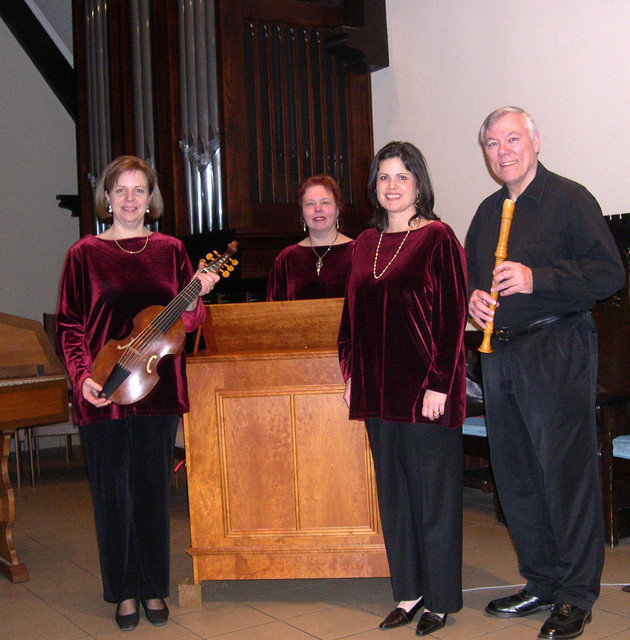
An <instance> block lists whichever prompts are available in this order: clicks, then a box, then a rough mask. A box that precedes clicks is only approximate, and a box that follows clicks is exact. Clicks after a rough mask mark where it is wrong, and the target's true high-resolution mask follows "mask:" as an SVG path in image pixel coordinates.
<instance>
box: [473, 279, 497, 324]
mask: <svg viewBox="0 0 630 640" xmlns="http://www.w3.org/2000/svg"><path fill="white" fill-rule="evenodd" d="M490 305H496V306H498V302H495V301H494V298H493V297H492V296H491V295H490V294H489V293H487V292H486V291H482V290H481V289H475V290H474V291H473V292H472V295H471V296H470V302H469V303H468V315H470V317H471V318H472V319H473V320H474V321H475V322H476V323H477V324H478V325H479V326H480V327H481V328H482V329H483V328H484V327H485V326H486V322H492V321H493V320H494V309H492V308H490Z"/></svg>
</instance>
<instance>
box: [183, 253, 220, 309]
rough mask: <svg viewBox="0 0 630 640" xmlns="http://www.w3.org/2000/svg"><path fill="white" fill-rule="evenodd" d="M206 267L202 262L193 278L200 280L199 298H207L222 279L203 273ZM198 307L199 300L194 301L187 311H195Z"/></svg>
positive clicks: (215, 275)
mask: <svg viewBox="0 0 630 640" xmlns="http://www.w3.org/2000/svg"><path fill="white" fill-rule="evenodd" d="M205 266H206V265H205V264H204V263H203V262H200V263H199V267H198V268H197V273H195V275H194V276H193V280H194V279H195V278H199V282H201V291H199V296H205V295H207V294H208V293H210V292H211V291H212V290H213V289H214V285H215V284H216V283H217V282H219V280H220V279H221V278H219V276H218V275H217V274H216V273H202V269H203V268H204V267H205ZM191 282H192V280H191ZM199 296H198V297H199ZM196 306H197V299H195V300H193V301H192V302H191V303H190V304H189V305H188V307H187V308H186V311H194V310H195V307H196Z"/></svg>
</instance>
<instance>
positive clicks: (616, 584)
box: [462, 582, 630, 593]
mask: <svg viewBox="0 0 630 640" xmlns="http://www.w3.org/2000/svg"><path fill="white" fill-rule="evenodd" d="M524 586H525V585H524V584H497V585H492V586H490V587H471V588H470V589H462V591H463V592H464V593H472V592H473V591H488V590H492V589H522V588H523V587H524ZM599 586H600V587H630V585H629V584H628V583H627V582H602V583H600V585H599Z"/></svg>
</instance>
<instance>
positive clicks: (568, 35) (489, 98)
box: [372, 0, 630, 242]
mask: <svg viewBox="0 0 630 640" xmlns="http://www.w3.org/2000/svg"><path fill="white" fill-rule="evenodd" d="M387 21H388V37H389V53H390V66H389V67H388V68H387V69H383V70H381V71H378V72H376V73H375V74H373V75H372V94H373V95H372V99H373V105H374V108H373V117H374V146H375V149H379V148H380V147H381V146H383V145H384V144H385V143H387V142H388V141H390V140H393V139H397V140H409V141H410V142H413V143H414V144H416V145H417V146H418V147H419V148H420V149H421V150H422V152H423V153H424V154H425V156H426V158H427V162H428V164H429V169H430V171H431V177H432V180H433V186H434V189H435V192H436V212H437V213H438V215H440V216H441V217H442V219H443V220H444V221H446V222H448V223H449V224H451V226H452V227H453V228H454V230H455V232H456V233H457V235H458V237H459V238H460V240H462V242H463V240H464V238H465V234H466V231H467V229H468V225H469V223H470V220H471V218H472V216H473V215H474V212H475V210H476V208H477V206H478V204H479V203H480V202H481V200H482V199H483V198H484V197H485V196H487V195H489V194H490V193H491V192H492V191H494V190H496V189H497V185H496V183H495V182H494V181H493V180H492V178H491V177H490V174H489V173H488V172H487V170H486V168H485V165H484V161H483V155H482V151H481V147H480V146H479V144H478V142H477V135H478V132H479V127H480V126H481V123H482V122H483V120H484V118H485V117H486V116H487V115H488V114H489V113H490V112H491V111H493V110H494V109H495V108H497V107H500V106H503V105H505V104H514V105H517V106H520V107H523V108H524V109H526V110H527V111H529V112H530V113H531V115H532V116H533V118H534V120H535V121H536V124H537V125H538V128H539V130H540V136H541V152H540V156H539V157H540V160H541V161H542V162H543V163H544V164H545V166H546V167H547V168H548V169H549V170H551V171H554V172H556V173H560V174H562V175H565V176H566V177H568V178H571V179H573V180H577V181H578V182H581V183H582V184H584V185H585V186H586V187H587V188H588V189H589V190H590V191H591V193H593V195H595V197H596V198H597V199H598V200H599V203H600V205H601V206H602V209H603V212H604V214H606V215H610V214H614V213H623V212H627V211H630V180H629V178H630V175H629V174H630V171H629V169H630V37H629V36H628V30H629V27H630V2H627V1H622V0H606V1H599V2H596V1H593V0H542V1H539V0H388V1H387Z"/></svg>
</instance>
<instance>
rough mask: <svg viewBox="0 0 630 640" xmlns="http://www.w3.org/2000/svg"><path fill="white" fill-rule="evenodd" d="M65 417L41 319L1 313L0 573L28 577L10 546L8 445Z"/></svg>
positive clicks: (61, 386)
mask: <svg viewBox="0 0 630 640" xmlns="http://www.w3.org/2000/svg"><path fill="white" fill-rule="evenodd" d="M66 420H68V386H67V382H66V374H65V370H64V368H63V365H62V364H61V361H60V360H59V358H58V357H57V355H56V354H55V352H54V350H53V347H52V345H51V344H50V341H49V339H48V336H47V335H46V332H45V331H44V328H43V326H42V325H41V323H39V322H36V321H35V320H29V319H27V318H21V317H19V316H12V315H9V314H6V313H0V434H1V436H2V457H1V461H0V465H1V477H0V573H3V574H4V575H5V576H6V577H7V578H8V579H9V580H10V581H11V582H25V581H27V580H28V570H27V568H26V565H25V564H24V563H23V562H20V561H19V559H18V556H17V551H16V550H15V549H14V547H13V525H14V523H15V497H14V495H13V488H12V487H11V482H10V479H9V473H8V460H9V445H10V442H11V435H12V434H13V432H14V431H15V430H16V429H20V428H23V427H32V426H35V425H40V424H51V423H55V422H64V421H66Z"/></svg>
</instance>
